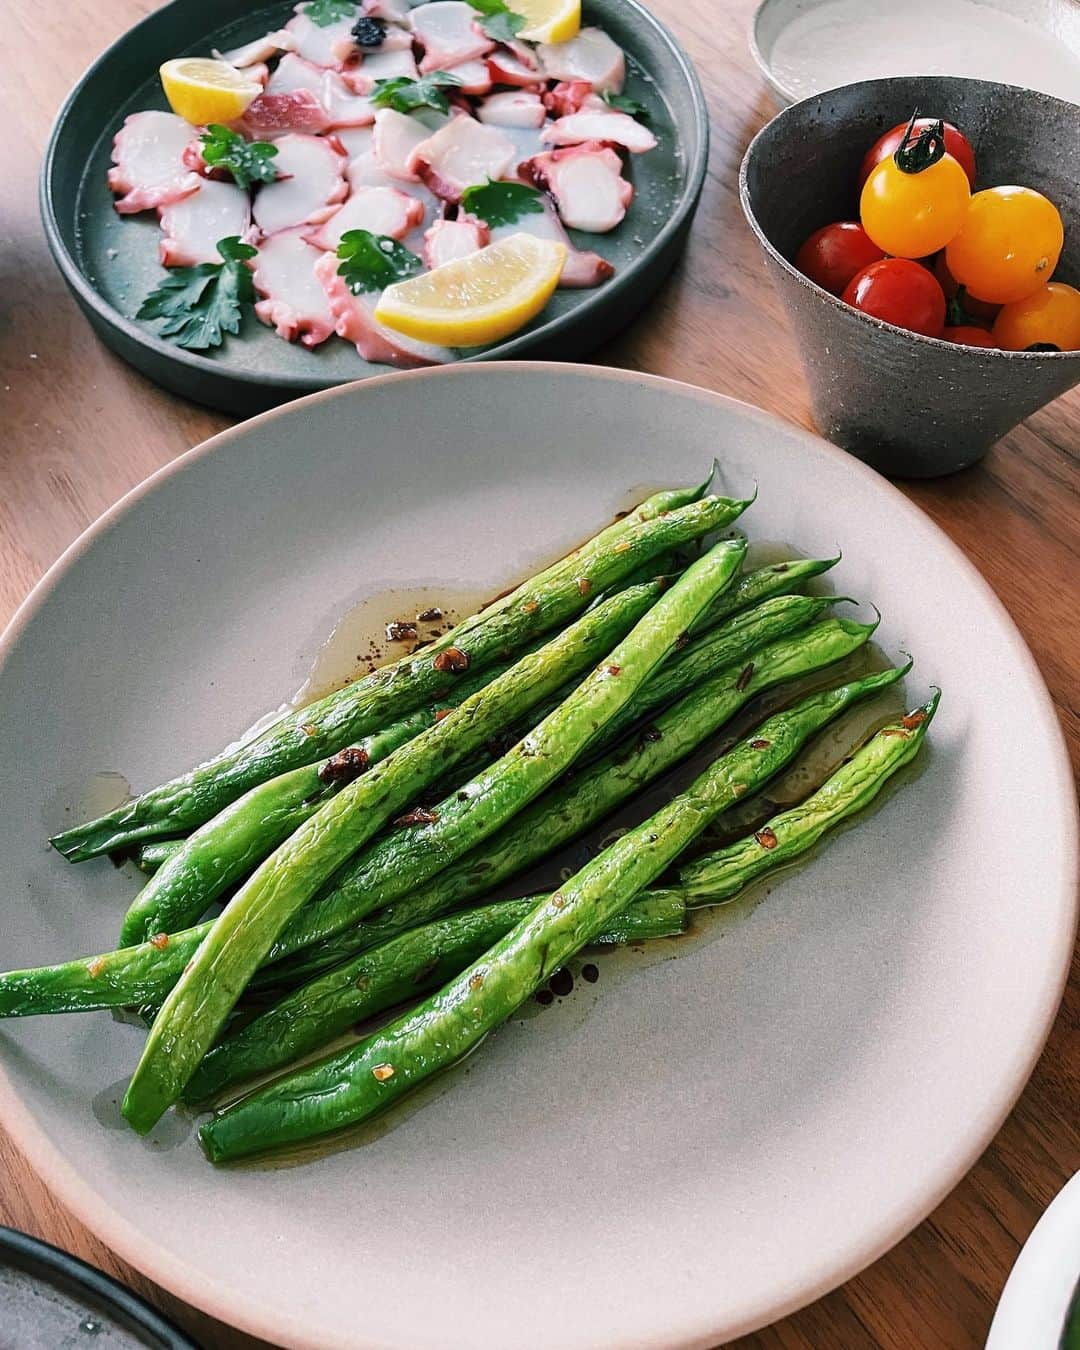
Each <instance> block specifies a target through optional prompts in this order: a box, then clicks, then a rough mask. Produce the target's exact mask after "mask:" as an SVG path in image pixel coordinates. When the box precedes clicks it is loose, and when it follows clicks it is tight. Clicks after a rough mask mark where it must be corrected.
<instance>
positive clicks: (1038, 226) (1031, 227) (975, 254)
mask: <svg viewBox="0 0 1080 1350" xmlns="http://www.w3.org/2000/svg"><path fill="white" fill-rule="evenodd" d="M1064 240H1065V231H1064V228H1063V227H1062V224H1061V216H1060V215H1059V214H1058V209H1057V207H1056V206H1055V205H1054V204H1053V202H1051V201H1048V200H1047V199H1046V198H1045V197H1044V196H1043V195H1042V193H1041V192H1036V191H1035V190H1034V188H1026V187H995V188H987V189H986V190H985V191H983V192H976V194H975V195H974V197H972V199H971V205H970V206H969V207H968V213H967V218H966V219H965V221H964V228H963V229H962V230H961V231H960V233H959V234H958V235H957V236H956V238H955V239H952V240H950V242H949V245H948V247H947V248H946V249H945V261H946V262H947V263H948V266H949V271H950V272H951V273H952V274H953V276H954V277H955V278H956V280H957V281H958V282H959V283H960V285H961V286H966V287H967V289H968V290H969V291H970V292H971V294H972V295H974V296H975V297H976V299H978V300H989V301H990V302H991V303H992V304H995V305H1009V304H1012V302H1013V301H1014V300H1023V298H1024V296H1025V295H1031V294H1032V293H1033V292H1035V291H1037V290H1038V289H1039V287H1040V286H1045V285H1046V283H1047V282H1048V281H1049V280H1050V278H1051V276H1053V273H1054V268H1055V267H1056V266H1057V262H1058V258H1060V257H1061V245H1062V243H1063V242H1064Z"/></svg>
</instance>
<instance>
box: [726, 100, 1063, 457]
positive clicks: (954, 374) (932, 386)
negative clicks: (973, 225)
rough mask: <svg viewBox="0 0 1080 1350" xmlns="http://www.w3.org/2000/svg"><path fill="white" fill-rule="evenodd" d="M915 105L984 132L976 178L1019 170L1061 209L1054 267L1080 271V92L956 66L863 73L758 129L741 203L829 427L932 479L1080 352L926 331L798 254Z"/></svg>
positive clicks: (984, 442) (1008, 424)
mask: <svg viewBox="0 0 1080 1350" xmlns="http://www.w3.org/2000/svg"><path fill="white" fill-rule="evenodd" d="M915 107H918V108H919V109H920V110H921V111H922V113H923V114H924V115H928V114H936V115H939V116H941V117H944V118H945V119H946V120H948V121H950V122H955V123H956V125H957V126H959V127H960V128H961V129H962V130H963V131H964V132H966V133H967V135H968V137H969V138H970V139H971V141H972V143H973V145H974V147H975V156H976V162H977V165H978V174H979V179H978V186H979V187H994V186H997V185H999V184H1005V183H1019V184H1023V185H1024V186H1027V187H1033V188H1037V189H1038V190H1039V191H1040V192H1042V193H1044V194H1045V195H1046V196H1047V197H1049V198H1050V200H1051V201H1052V202H1054V204H1055V205H1056V206H1057V208H1058V210H1059V211H1060V212H1061V215H1062V218H1063V219H1064V221H1065V250H1064V252H1063V253H1062V257H1061V262H1060V263H1059V264H1058V268H1057V271H1056V272H1055V273H1054V279H1055V280H1057V281H1065V282H1069V283H1070V284H1072V285H1074V286H1075V285H1078V284H1080V107H1077V106H1076V105H1075V104H1072V103H1063V102H1061V101H1060V100H1059V99H1055V98H1051V97H1050V96H1049V95H1048V94H1037V93H1034V92H1032V91H1031V90H1028V89H1017V88H1013V87H1012V86H1011V85H1002V84H991V83H988V82H986V81H983V80H962V79H957V78H954V77H952V76H921V77H910V78H908V77H905V78H901V79H891V80H866V81H864V82H862V83H860V84H850V85H845V86H844V87H843V88H841V89H833V90H830V91H829V92H827V93H824V94H819V95H817V96H815V97H814V98H808V99H804V100H803V101H802V102H801V103H795V104H793V105H792V106H791V107H790V108H785V109H784V111H783V112H781V113H780V114H779V115H778V116H777V117H774V118H773V120H772V121H771V122H769V123H768V125H767V126H765V127H764V128H763V129H762V130H761V131H760V132H759V133H758V134H757V136H755V137H754V139H753V141H752V142H751V143H750V148H749V149H748V150H747V152H746V155H745V157H744V159H743V162H742V170H741V172H740V175H739V186H740V193H741V197H742V205H743V210H744V211H745V213H746V218H747V220H748V221H749V222H750V226H751V228H752V229H753V231H754V233H755V234H756V235H757V237H758V240H759V242H760V243H761V246H762V248H763V249H764V252H765V265H766V269H767V270H768V272H769V275H770V277H771V278H772V281H773V284H774V285H775V286H776V288H777V290H778V291H779V292H780V297H781V299H782V300H783V302H784V306H785V308H786V309H787V312H788V314H789V316H790V318H791V322H792V324H793V326H794V328H795V335H796V337H797V338H798V341H799V348H800V351H801V353H802V359H803V364H804V365H805V367H806V374H807V378H808V380H809V382H810V394H811V399H812V402H813V407H814V415H815V418H816V420H817V424H818V426H819V427H820V429H821V431H822V433H823V434H824V435H825V436H827V437H828V438H829V439H830V440H831V441H835V442H836V444H837V445H841V446H843V447H844V449H845V450H850V451H852V452H853V453H854V454H856V455H858V456H859V458H860V459H864V460H866V462H867V463H868V464H871V465H873V467H874V468H875V469H878V470H880V471H881V472H882V473H887V474H891V475H894V476H899V477H918V478H932V477H936V476H938V475H940V474H946V473H953V472H954V471H955V470H957V469H963V468H965V467H966V466H967V465H969V464H974V463H975V462H976V461H977V460H979V459H981V458H982V456H983V455H985V454H986V452H987V450H989V448H990V447H991V446H992V445H993V444H994V442H995V441H997V440H999V439H1000V438H1001V437H1002V436H1004V435H1005V433H1006V432H1007V431H1009V430H1010V429H1011V428H1012V427H1014V426H1016V425H1017V423H1018V422H1022V421H1023V420H1024V418H1025V417H1029V416H1030V415H1031V414H1032V413H1033V412H1035V411H1037V410H1038V409H1039V408H1041V407H1043V405H1044V404H1047V403H1049V402H1050V401H1051V400H1052V399H1055V398H1057V397H1058V396H1059V395H1061V394H1063V393H1065V391H1066V390H1067V389H1071V388H1072V387H1073V385H1075V384H1078V383H1080V351H1075V352H1002V351H997V350H991V349H988V348H977V347H962V346H958V345H956V344H955V343H950V342H943V341H939V340H938V339H936V338H926V337H920V336H919V335H918V334H915V333H909V332H907V331H906V330H904V329H902V328H896V327H894V326H893V325H892V324H889V323H883V322H882V321H881V320H880V319H873V318H871V317H869V316H868V315H866V314H861V313H859V312H858V311H857V310H854V309H852V308H851V307H850V306H849V305H845V304H843V302H842V301H840V300H838V299H837V298H836V297H835V296H833V295H830V294H829V293H828V292H827V291H824V290H822V289H821V287H820V286H816V285H814V283H813V282H812V281H809V280H807V278H806V277H804V276H803V275H802V273H801V272H799V271H797V270H796V268H795V267H794V266H793V265H792V263H791V261H790V260H791V259H792V258H793V257H794V256H795V253H796V251H797V249H798V247H799V245H800V244H801V243H802V242H803V240H804V239H805V238H806V237H807V235H809V234H811V233H812V232H813V231H814V230H816V229H818V228H819V226H822V225H825V224H828V222H829V221H832V220H851V219H857V218H858V188H857V174H858V169H859V164H860V162H861V160H862V157H863V155H864V154H865V152H866V150H867V149H868V147H869V146H870V145H872V144H873V142H874V141H875V140H876V139H877V137H878V136H879V135H880V134H881V133H882V132H883V131H885V130H887V129H888V128H889V127H891V126H895V125H896V124H897V123H898V122H905V121H906V120H907V119H908V117H910V116H911V110H912V109H913V108H915Z"/></svg>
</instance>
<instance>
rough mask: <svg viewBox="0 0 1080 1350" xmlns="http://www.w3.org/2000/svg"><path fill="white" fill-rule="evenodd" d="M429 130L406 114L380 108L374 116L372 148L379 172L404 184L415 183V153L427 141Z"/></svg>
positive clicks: (418, 177) (417, 179)
mask: <svg viewBox="0 0 1080 1350" xmlns="http://www.w3.org/2000/svg"><path fill="white" fill-rule="evenodd" d="M431 134H432V131H431V127H430V126H427V125H425V124H424V123H423V122H421V121H420V120H419V118H416V117H410V116H409V115H408V114H407V113H399V112H395V110H394V109H393V108H380V109H379V111H378V112H377V113H376V114H375V132H374V135H373V137H372V149H373V150H374V152H375V158H376V160H377V161H378V163H379V165H380V166H381V167H382V169H383V172H384V173H386V174H388V175H389V176H390V177H391V178H397V179H400V180H401V181H402V182H406V183H418V182H419V181H420V174H419V172H418V170H417V162H416V152H417V150H418V149H419V147H420V146H421V145H423V144H424V143H425V142H426V141H427V140H429V139H430V137H431Z"/></svg>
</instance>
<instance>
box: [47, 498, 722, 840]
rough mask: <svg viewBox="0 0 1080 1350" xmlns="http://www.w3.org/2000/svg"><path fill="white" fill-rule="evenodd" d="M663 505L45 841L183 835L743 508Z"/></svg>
mask: <svg viewBox="0 0 1080 1350" xmlns="http://www.w3.org/2000/svg"><path fill="white" fill-rule="evenodd" d="M676 495H678V494H676ZM691 495H693V492H691ZM670 499H671V494H670V493H665V494H660V495H659V498H651V499H650V503H646V504H645V508H648V509H647V510H646V509H645V508H640V509H639V510H638V511H637V512H635V514H634V516H633V517H631V518H628V519H627V520H623V521H619V522H618V523H617V525H616V526H610V527H609V528H608V530H606V531H603V532H601V534H600V535H599V536H597V538H596V539H594V540H592V541H590V543H588V544H586V545H585V546H583V547H582V548H580V549H577V550H575V552H574V553H572V554H570V555H569V556H568V557H566V558H563V559H562V560H560V561H559V562H557V563H555V564H554V565H553V566H552V567H549V568H547V569H546V571H544V572H541V573H540V574H539V575H538V576H536V577H534V578H533V579H531V580H530V581H527V582H525V583H524V584H523V585H521V586H519V587H517V589H516V590H514V591H512V592H511V593H510V594H509V595H507V596H505V597H503V598H501V599H500V600H498V601H497V602H496V603H495V604H493V605H491V606H489V607H488V608H487V609H486V610H483V611H481V612H480V613H479V614H476V615H473V616H472V617H471V618H468V619H466V620H465V621H464V622H463V623H461V624H459V625H458V627H457V628H455V629H453V630H452V631H451V632H450V633H448V634H446V635H444V636H443V637H440V638H439V639H437V640H436V641H435V642H434V643H432V644H431V645H430V646H427V647H424V648H422V649H421V650H420V651H417V652H414V653H413V654H412V655H411V656H406V657H402V658H401V659H400V660H399V661H395V662H393V663H392V664H391V665H387V666H383V667H382V668H381V669H379V670H376V671H374V672H373V673H372V674H370V675H367V676H365V677H364V678H363V679H361V680H357V681H355V682H354V683H353V684H349V685H347V686H346V687H345V688H343V689H338V690H336V691H335V692H334V693H332V694H328V695H327V696H326V697H325V698H322V699H319V700H318V701H317V702H315V703H312V704H309V705H308V706H307V707H305V708H301V709H298V710H296V711H295V712H290V713H288V714H286V715H285V716H284V717H282V718H280V719H279V720H278V721H276V722H275V723H273V724H272V725H271V726H270V727H268V728H266V729H265V730H264V731H262V732H261V733H260V734H259V735H258V736H256V737H254V738H253V739H250V740H248V741H246V742H244V743H243V744H241V745H239V746H235V747H231V748H229V749H227V750H224V751H222V752H221V753H220V754H218V755H217V756H215V757H214V758H213V759H210V760H208V761H206V763H204V764H201V765H199V766H198V767H197V768H195V769H192V770H191V771H190V772H188V773H186V774H182V775H181V776H180V777H179V778H175V779H172V780H171V781H170V782H168V783H164V784H161V785H160V786H158V787H156V788H152V789H151V790H150V791H149V792H145V793H143V794H142V795H141V796H140V797H137V798H135V799H134V800H132V801H129V802H125V803H124V804H123V805H121V806H119V807H117V808H116V809H115V810H114V811H111V812H109V813H108V814H107V815H104V816H102V817H100V818H99V819H98V820H94V821H90V822H88V823H86V824H83V825H78V826H75V827H74V828H72V829H69V830H65V831H64V832H63V833H61V834H59V835H56V836H55V837H54V838H53V840H52V841H51V842H52V844H53V845H54V847H55V848H57V849H58V850H59V851H60V852H61V853H62V854H63V855H64V856H65V857H66V858H68V859H69V861H73V862H75V861H80V860H82V859H84V858H90V857H94V856H95V855H97V854H99V853H106V852H110V851H112V850H115V849H119V848H126V847H129V846H130V845H131V844H133V843H136V842H138V841H139V840H142V839H148V838H156V837H159V836H161V835H168V834H177V833H186V832H188V831H190V830H192V829H194V828H195V827H196V826H198V825H201V824H203V823H204V822H205V821H207V820H209V819H210V818H211V817H212V816H214V815H216V814H217V813H218V812H219V811H220V810H221V809H222V808H223V807H224V806H226V805H228V803H229V802H231V801H233V800H235V799H236V798H237V797H238V796H240V795H241V794H242V793H243V792H246V791H247V790H248V789H249V788H251V787H254V786H255V785H256V784H257V783H262V782H265V781H266V780H267V779H268V778H273V777H276V776H277V775H278V774H280V773H285V772H287V771H288V770H290V769H295V768H299V767H300V766H301V765H304V764H313V763H315V762H316V761H317V760H320V759H325V758H327V757H328V756H330V755H332V754H334V753H336V752H337V751H338V750H340V749H341V748H342V747H343V746H346V745H349V744H351V743H352V742H354V741H356V740H358V739H359V738H360V737H361V736H363V735H366V734H368V733H369V732H372V731H374V730H377V729H378V727H379V726H381V725H384V724H385V723H386V722H387V721H389V720H391V719H393V718H396V717H399V716H401V715H402V714H403V713H405V712H409V711H411V710H412V709H413V708H415V707H417V706H418V705H419V704H421V703H423V702H425V701H427V700H429V699H434V698H438V697H442V696H444V695H445V694H446V693H447V692H448V691H449V690H450V689H451V688H452V687H453V684H454V683H455V678H456V674H459V673H460V670H461V666H462V664H463V662H467V663H468V666H469V668H470V669H473V670H479V669H481V668H482V667H483V666H485V665H489V664H491V663H492V662H494V661H496V660H504V659H505V658H506V656H507V655H508V653H511V652H513V651H516V650H519V649H520V648H521V647H522V646H523V645H524V644H526V643H528V642H530V641H531V640H532V639H533V638H535V637H537V636H539V635H540V634H542V633H545V632H550V631H552V630H553V629H557V628H560V627H561V626H562V625H563V624H565V623H566V622H567V621H568V620H569V619H571V618H573V617H574V616H575V615H576V614H579V613H580V612H581V611H582V610H583V609H584V608H585V607H586V606H587V604H588V603H589V596H590V595H591V594H594V593H596V592H597V591H599V590H603V589H606V588H607V587H609V586H612V585H614V584H615V583H616V582H618V581H619V580H620V579H621V578H622V577H626V576H629V575H630V574H631V573H632V572H634V571H635V570H636V569H637V568H638V567H640V566H641V565H642V563H644V562H646V561H647V560H648V559H649V558H653V557H657V556H659V555H661V554H664V553H666V552H668V551H669V550H671V549H672V548H674V547H678V546H679V545H681V544H683V543H686V542H688V541H690V540H693V539H699V538H701V537H703V536H704V535H707V534H710V533H712V532H713V531H715V530H718V529H720V528H722V527H723V526H724V525H726V524H728V523H729V522H730V521H732V520H734V518H735V517H736V516H737V515H738V514H739V513H740V512H741V511H742V510H743V509H744V507H745V505H746V503H744V502H735V501H731V500H729V499H727V498H720V497H705V498H703V499H702V500H699V501H692V502H691V503H690V504H689V505H686V506H682V507H680V508H678V509H676V510H668V509H666V508H664V509H665V511H666V514H655V513H654V509H653V506H652V505H651V503H655V502H656V501H657V500H663V501H668V500H670ZM643 514H644V515H645V516H647V517H648V518H645V519H642V518H641V517H642V515H643Z"/></svg>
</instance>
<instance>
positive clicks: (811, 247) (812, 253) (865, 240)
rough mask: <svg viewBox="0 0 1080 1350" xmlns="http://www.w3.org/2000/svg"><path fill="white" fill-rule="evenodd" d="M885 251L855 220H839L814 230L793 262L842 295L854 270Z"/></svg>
mask: <svg viewBox="0 0 1080 1350" xmlns="http://www.w3.org/2000/svg"><path fill="white" fill-rule="evenodd" d="M884 256H885V254H884V253H882V251H881V249H879V248H878V246H877V244H875V243H873V242H872V240H871V239H870V238H869V236H868V235H867V233H866V231H865V230H864V229H863V227H862V226H861V225H860V224H859V222H858V221H857V220H838V221H836V222H835V224H832V225H823V226H822V227H821V229H820V230H815V231H814V233H813V234H812V235H811V236H810V238H809V239H807V241H806V242H805V243H804V244H803V246H802V248H800V249H799V251H798V253H796V255H795V266H796V267H797V268H798V269H799V271H800V272H801V273H802V274H803V276H804V277H809V278H810V280H811V281H814V282H816V283H817V284H818V285H819V286H822V287H824V289H825V290H827V291H831V292H832V294H833V295H842V294H843V293H844V287H845V286H846V285H847V284H848V282H849V281H850V280H851V278H852V277H853V276H854V275H855V273H856V272H861V271H862V270H863V268H864V267H869V266H870V264H871V263H872V262H877V260H878V259H879V258H884Z"/></svg>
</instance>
